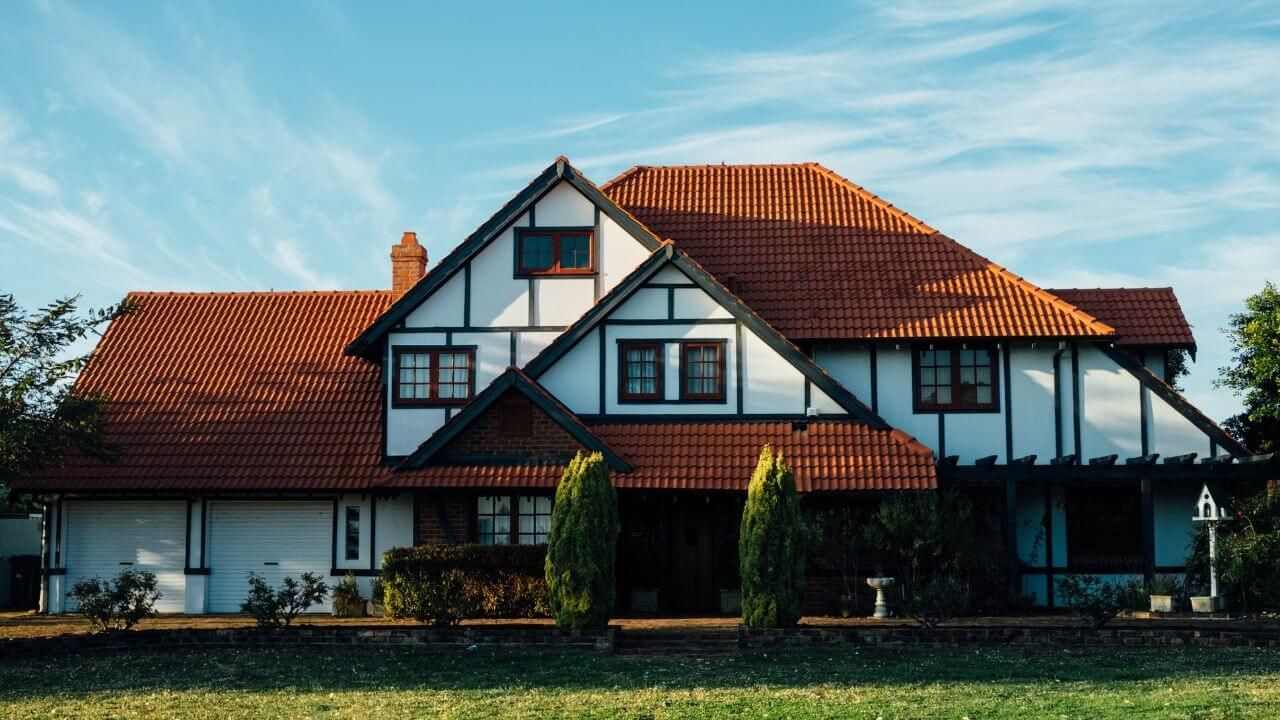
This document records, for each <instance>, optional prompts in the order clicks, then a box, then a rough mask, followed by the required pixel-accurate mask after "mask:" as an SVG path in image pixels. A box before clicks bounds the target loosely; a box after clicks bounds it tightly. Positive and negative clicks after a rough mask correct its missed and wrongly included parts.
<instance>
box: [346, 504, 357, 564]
mask: <svg viewBox="0 0 1280 720" xmlns="http://www.w3.org/2000/svg"><path fill="white" fill-rule="evenodd" d="M346 507H347V511H346V513H344V516H343V525H342V538H343V542H344V548H343V550H344V552H343V557H344V558H346V559H347V560H359V559H360V507H359V506H358V505H347V506H346Z"/></svg>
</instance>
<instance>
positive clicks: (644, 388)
mask: <svg viewBox="0 0 1280 720" xmlns="http://www.w3.org/2000/svg"><path fill="white" fill-rule="evenodd" d="M618 352H619V357H620V358H621V364H622V368H621V371H620V372H619V373H618V377H619V380H620V387H619V390H618V399H619V400H620V401H622V402H646V401H648V402H652V401H654V400H662V375H663V369H664V368H665V366H666V363H665V362H664V361H665V359H666V358H664V357H663V348H662V343H655V342H626V343H621V344H620V345H619V347H618Z"/></svg>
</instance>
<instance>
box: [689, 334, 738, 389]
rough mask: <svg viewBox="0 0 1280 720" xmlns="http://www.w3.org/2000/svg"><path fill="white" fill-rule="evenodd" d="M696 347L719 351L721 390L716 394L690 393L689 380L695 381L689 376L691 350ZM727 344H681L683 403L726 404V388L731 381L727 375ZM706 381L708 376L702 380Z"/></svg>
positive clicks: (718, 370)
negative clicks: (711, 348) (712, 348)
mask: <svg viewBox="0 0 1280 720" xmlns="http://www.w3.org/2000/svg"><path fill="white" fill-rule="evenodd" d="M696 347H714V348H716V351H717V355H718V357H717V361H716V368H717V369H716V373H717V375H716V376H717V377H718V378H719V380H720V389H719V391H718V392H715V393H691V392H689V380H691V379H693V378H690V376H689V350H691V349H693V348H696ZM726 347H727V343H726V342H725V341H724V340H686V341H683V342H681V343H680V400H681V401H682V402H706V403H719V402H724V399H725V386H726V385H728V383H729V379H728V377H726V375H725V367H726V363H725V355H726V352H725V350H726ZM698 379H702V380H705V379H706V376H703V377H701V378H698Z"/></svg>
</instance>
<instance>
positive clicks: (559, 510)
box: [546, 452, 618, 630]
mask: <svg viewBox="0 0 1280 720" xmlns="http://www.w3.org/2000/svg"><path fill="white" fill-rule="evenodd" d="M617 542H618V497H617V494H616V493H615V492H614V489H613V483H611V482H610V481H609V466H608V465H606V464H605V462H604V457H603V456H602V455H601V454H600V453H594V454H592V455H584V454H583V453H581V452H579V453H578V454H577V456H576V457H574V459H573V461H572V462H571V463H569V467H568V468H566V469H565V471H564V476H563V477H562V478H561V479H560V486H559V487H557V488H556V502H555V506H554V507H553V508H552V509H551V534H550V535H549V536H548V538H547V565H546V571H547V587H548V590H549V593H550V598H549V599H550V602H551V614H552V615H553V616H555V619H556V624H557V625H559V626H561V627H570V628H574V629H576V630H583V629H591V628H603V627H605V626H606V625H608V624H609V618H610V616H612V615H613V601H614V555H615V553H616V551H617Z"/></svg>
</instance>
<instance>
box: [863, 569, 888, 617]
mask: <svg viewBox="0 0 1280 720" xmlns="http://www.w3.org/2000/svg"><path fill="white" fill-rule="evenodd" d="M893 583H894V579H893V578H891V577H873V578H867V584H868V585H870V586H871V587H872V589H874V590H875V591H876V611H875V612H874V613H873V614H872V617H878V618H887V617H893V614H892V613H890V612H889V602H888V601H887V600H885V598H884V591H885V590H886V589H888V588H891V587H893Z"/></svg>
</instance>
